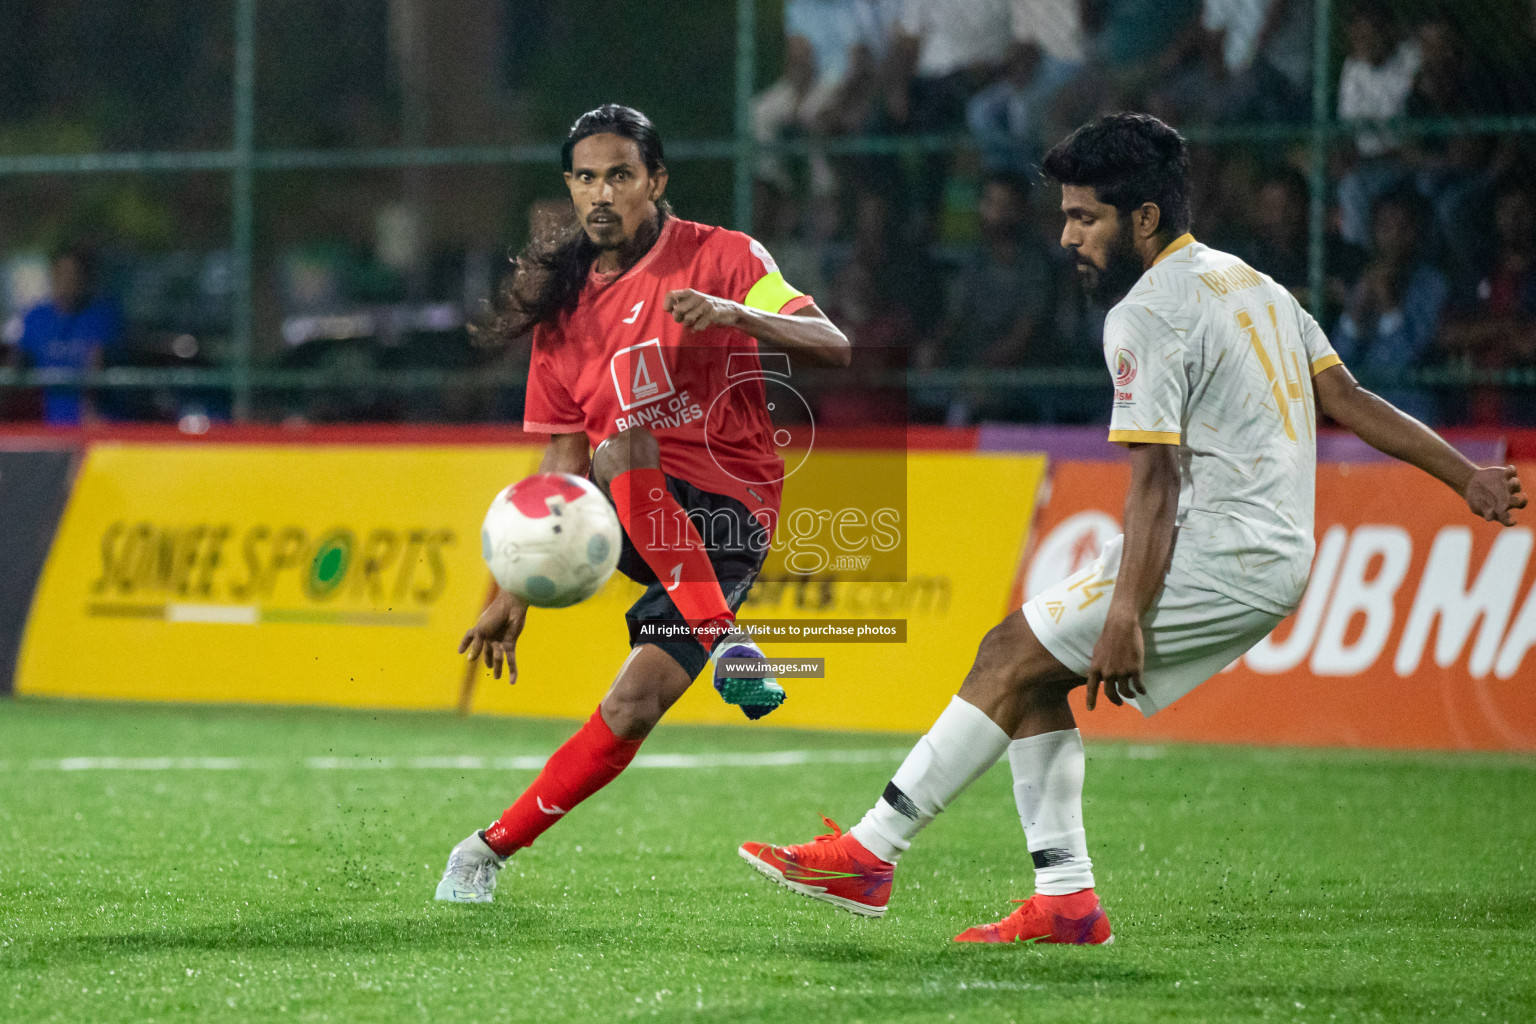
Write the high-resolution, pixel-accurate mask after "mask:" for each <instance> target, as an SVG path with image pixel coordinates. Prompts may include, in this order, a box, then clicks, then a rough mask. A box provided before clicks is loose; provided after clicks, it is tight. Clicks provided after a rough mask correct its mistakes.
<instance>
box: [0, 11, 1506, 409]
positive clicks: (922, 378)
mask: <svg viewBox="0 0 1536 1024" xmlns="http://www.w3.org/2000/svg"><path fill="white" fill-rule="evenodd" d="M256 6H257V0H234V19H235V25H234V44H235V45H234V58H235V59H234V89H233V113H234V119H233V120H234V130H233V135H232V138H231V140H230V145H229V147H228V148H227V149H220V150H205V151H185V152H183V151H176V152H138V153H132V152H130V153H89V154H70V155H47V154H39V155H11V156H0V176H16V175H105V174H141V175H149V174H165V173H174V172H198V171H200V172H209V171H213V172H225V173H228V174H229V175H230V179H231V186H232V188H231V214H230V237H231V244H232V248H233V254H234V257H233V261H232V266H233V281H232V301H231V304H230V307H231V314H230V315H231V322H230V325H229V329H230V338H231V345H230V352H231V356H230V359H229V361H228V364H227V365H226V366H224V367H221V368H213V369H176V368H170V369H139V368H116V369H105V370H98V371H78V370H64V369H29V370H28V369H15V368H6V367H0V388H5V387H12V388H14V387H24V388H26V387H43V386H62V385H78V386H86V387H91V388H101V389H118V388H122V389H132V388H173V389H180V388H203V389H209V388H214V389H227V391H228V393H229V395H230V398H231V408H232V410H233V413H234V417H235V418H236V419H237V420H246V419H249V418H250V416H251V413H252V409H253V402H252V397H253V392H254V391H255V390H256V389H258V388H263V387H265V388H291V389H301V390H309V389H329V388H336V387H367V388H373V389H379V390H402V391H412V390H422V389H437V388H452V387H462V388H485V387H498V386H508V387H510V386H517V385H519V384H520V383H521V380H522V378H521V377H520V376H518V375H516V374H515V373H511V372H492V373H489V374H488V373H486V372H484V371H476V372H473V373H465V372H455V371H437V370H394V371H382V370H381V371H370V372H367V373H359V372H357V371H355V370H354V371H347V372H331V371H324V370H278V369H265V368H261V367H258V366H257V365H255V358H254V356H255V346H254V343H253V342H254V338H253V326H252V322H253V304H252V291H253V281H252V274H253V258H252V257H253V251H254V247H255V237H254V225H255V212H256V211H255V202H256V200H255V178H256V175H258V174H260V173H262V172H270V171H293V170H348V169H379V168H397V169H398V168H408V167H447V166H461V167H467V166H474V165H515V164H540V165H549V164H553V163H554V162H555V161H557V160H558V159H559V148H560V147H559V144H558V143H554V142H552V143H544V144H528V145H504V146H450V147H438V148H410V147H393V148H369V149H325V150H305V149H272V150H258V149H257V148H256V146H255V107H256V103H255V100H256V74H255V69H256ZM1333 6H1334V5H1333V3H1332V0H1315V7H1314V10H1315V23H1314V32H1313V61H1312V66H1313V83H1312V109H1311V117H1310V120H1309V121H1298V122H1291V123H1275V124H1247V125H1223V126H1210V127H1198V126H1191V127H1188V128H1187V129H1185V135H1186V136H1187V137H1188V138H1189V139H1190V140H1191V141H1192V142H1195V143H1201V144H1210V145H1214V144H1238V143H1255V144H1259V143H1270V144H1274V143H1306V144H1307V145H1308V147H1309V149H1310V181H1311V207H1310V211H1309V238H1310V259H1309V271H1310V285H1311V287H1310V292H1311V295H1312V296H1313V302H1314V304H1320V303H1321V302H1322V301H1323V293H1324V288H1323V280H1324V258H1323V253H1324V241H1325V228H1326V223H1325V221H1326V216H1327V205H1328V185H1329V179H1328V149H1329V146H1330V145H1332V144H1334V143H1336V142H1337V141H1338V140H1340V139H1344V138H1348V137H1351V136H1354V135H1356V134H1358V133H1363V132H1367V131H1382V130H1390V131H1391V132H1393V133H1396V134H1398V135H1400V136H1405V137H1434V136H1445V135H1452V134H1457V133H1477V134H1531V133H1536V117H1476V118H1465V119H1454V120H1446V119H1436V120H1407V119H1404V120H1393V121H1386V122H1363V121H1353V122H1350V123H1341V122H1339V121H1338V120H1337V119H1336V118H1335V117H1334V116H1333V112H1332V102H1333V81H1332V77H1333V74H1334V72H1335V68H1334V62H1333V60H1332V56H1333V55H1332V53H1331V47H1332V39H1333V35H1334V29H1335V26H1334V23H1333ZM755 14H756V11H755V2H754V0H737V3H736V40H735V41H736V54H735V76H734V88H735V95H734V122H735V123H734V134H733V136H732V137H730V138H722V139H696V140H670V141H669V142H668V144H667V150H668V154H669V156H670V157H671V158H673V159H676V160H685V159H718V160H730V161H732V165H733V175H732V182H733V204H732V205H733V211H734V214H733V216H734V222H735V226H736V227H738V228H740V229H743V230H746V229H748V228H749V227H750V225H751V223H752V213H753V168H754V162H755V160H756V158H757V156H758V155H759V146H758V144H757V143H756V142H755V140H754V138H753V134H752V130H751V110H752V98H753V92H754V87H755V85H756V83H755V82H754V80H753V78H754V68H755V64H756V57H757V40H756V38H755V31H756V25H755V20H756V19H755ZM971 144H972V143H971V140H970V139H969V137H968V136H964V135H953V136H949V135H932V136H910V135H908V136H890V137H849V138H830V139H818V140H816V141H814V142H806V141H797V142H787V143H783V144H780V145H777V146H775V147H773V148H775V149H776V150H780V151H782V152H784V153H786V154H789V155H805V154H807V153H810V152H811V151H813V150H814V151H815V152H818V153H825V154H829V155H839V154H847V155H855V154H866V155H867V154H905V153H920V152H934V151H952V150H957V149H962V148H965V147H968V146H970V145H971ZM1313 312H1314V313H1319V312H1320V309H1314V310H1313ZM1101 378H1102V374H1101V373H1099V372H1098V371H1095V370H1092V369H1089V370H1078V369H1063V370H1055V371H1030V372H1028V373H1002V374H999V373H998V372H997V371H993V370H987V371H974V372H971V371H955V370H948V371H943V370H935V371H921V372H919V371H913V373H912V374H911V375H910V376H909V383H910V384H911V385H913V386H922V387H940V388H944V387H963V386H1011V387H1025V388H1054V387H1071V386H1084V385H1095V384H1099V383H1102V381H1101ZM1398 379H1401V380H1407V379H1413V380H1415V381H1418V382H1420V383H1424V384H1427V385H1430V386H1447V385H1456V384H1502V385H1509V386H1531V385H1536V369H1532V370H1513V371H1503V372H1497V371H1475V370H1460V369H1457V368H1441V369H1436V370H1433V371H1427V372H1421V373H1407V372H1405V373H1404V374H1400V375H1398Z"/></svg>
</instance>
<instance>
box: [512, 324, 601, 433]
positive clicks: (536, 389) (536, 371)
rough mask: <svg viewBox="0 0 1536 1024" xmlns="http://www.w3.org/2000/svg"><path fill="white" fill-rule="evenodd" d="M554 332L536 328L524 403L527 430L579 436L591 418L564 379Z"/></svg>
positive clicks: (524, 426)
mask: <svg viewBox="0 0 1536 1024" xmlns="http://www.w3.org/2000/svg"><path fill="white" fill-rule="evenodd" d="M552 342H557V336H556V335H555V332H554V331H551V330H548V329H546V328H545V327H544V326H543V325H542V324H541V325H540V326H538V327H535V328H534V329H533V359H532V361H531V362H530V363H529V364H528V394H527V397H526V399H525V400H524V402H523V429H524V430H526V431H527V432H528V433H530V434H578V433H583V432H585V431H586V429H587V418H586V416H585V415H584V414H583V413H582V411H581V407H580V406H579V405H577V404H576V401H575V399H573V398H571V393H570V392H569V391H568V390H566V387H565V382H564V380H563V379H562V378H561V364H560V360H559V359H558V358H557V357H556V355H555V353H556V352H557V351H558V349H559V345H558V343H554V344H552Z"/></svg>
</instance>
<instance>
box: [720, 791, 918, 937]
mask: <svg viewBox="0 0 1536 1024" xmlns="http://www.w3.org/2000/svg"><path fill="white" fill-rule="evenodd" d="M821 820H822V821H824V822H826V823H827V827H828V828H830V829H832V833H831V834H830V835H825V836H817V837H816V838H815V839H813V840H811V841H810V842H808V843H801V844H800V845H799V846H769V845H768V844H767V843H742V844H741V849H740V850H738V851H737V852H738V853H740V854H741V859H742V860H744V861H746V862H747V863H748V864H751V865H752V866H753V867H754V868H756V869H757V870H759V871H761V872H762V873H763V874H765V875H767V876H768V877H769V878H771V879H773V880H774V881H775V882H778V883H779V884H780V885H782V886H785V887H786V888H789V889H793V890H794V891H795V892H798V893H800V894H801V895H802V896H809V897H811V898H812V899H817V900H821V901H823V902H824V903H830V904H832V905H833V906H834V907H842V908H843V909H844V910H848V911H852V912H853V913H855V914H861V915H863V916H864V917H882V916H884V914H885V905H886V904H887V903H889V902H890V901H891V876H892V875H893V874H894V873H895V871H896V865H895V864H892V863H891V862H890V861H884V860H881V859H880V858H879V857H876V856H875V855H874V854H872V853H870V852H869V851H868V850H866V849H865V848H864V844H863V843H861V842H859V841H858V840H857V839H855V838H853V836H851V835H845V834H844V833H843V830H842V829H840V828H838V827H837V823H836V822H834V821H833V820H832V819H831V818H828V817H826V816H825V815H823V816H822V819H821Z"/></svg>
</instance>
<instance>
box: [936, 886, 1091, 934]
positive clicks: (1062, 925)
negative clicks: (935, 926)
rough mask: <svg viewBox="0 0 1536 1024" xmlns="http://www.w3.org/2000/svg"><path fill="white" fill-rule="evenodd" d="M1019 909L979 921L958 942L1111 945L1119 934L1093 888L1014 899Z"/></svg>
mask: <svg viewBox="0 0 1536 1024" xmlns="http://www.w3.org/2000/svg"><path fill="white" fill-rule="evenodd" d="M1014 902H1015V903H1018V904H1021V905H1020V907H1019V909H1017V910H1015V911H1014V912H1013V913H1011V914H1009V915H1008V916H1007V917H1005V918H1003V919H1002V920H1001V921H998V922H997V923H996V924H983V925H977V926H976V927H975V928H967V929H966V930H965V931H963V932H961V933H960V934H959V935H956V936H955V941H956V942H1025V943H1030V942H1063V943H1067V944H1070V945H1076V946H1098V945H1106V946H1107V945H1109V944H1110V943H1111V942H1114V941H1115V936H1114V934H1113V933H1112V932H1110V930H1109V918H1108V917H1107V916H1106V915H1105V913H1104V908H1103V907H1102V906H1100V905H1099V897H1098V896H1097V895H1095V894H1094V891H1093V890H1092V889H1083V890H1082V891H1080V892H1074V893H1069V894H1068V895H1066V896H1042V895H1040V894H1039V893H1036V894H1035V895H1033V896H1031V897H1030V898H1029V899H1027V900H1014Z"/></svg>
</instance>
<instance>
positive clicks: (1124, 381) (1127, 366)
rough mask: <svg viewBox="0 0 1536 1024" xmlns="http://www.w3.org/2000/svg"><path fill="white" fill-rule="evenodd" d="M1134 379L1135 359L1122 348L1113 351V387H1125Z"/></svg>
mask: <svg viewBox="0 0 1536 1024" xmlns="http://www.w3.org/2000/svg"><path fill="white" fill-rule="evenodd" d="M1135 379H1136V357H1135V356H1133V355H1132V354H1131V353H1130V352H1128V351H1126V350H1125V349H1123V348H1119V349H1116V350H1115V387H1117V388H1123V387H1126V386H1127V385H1128V384H1130V383H1131V381H1133V380H1135Z"/></svg>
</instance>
